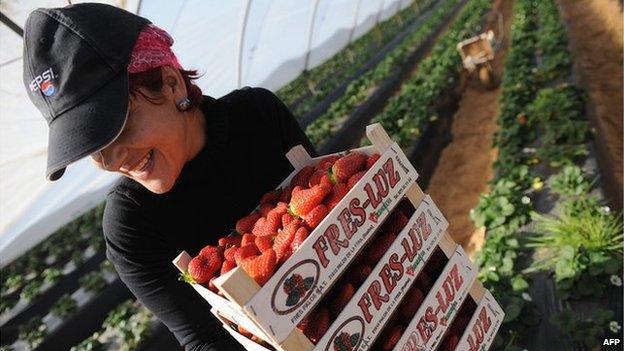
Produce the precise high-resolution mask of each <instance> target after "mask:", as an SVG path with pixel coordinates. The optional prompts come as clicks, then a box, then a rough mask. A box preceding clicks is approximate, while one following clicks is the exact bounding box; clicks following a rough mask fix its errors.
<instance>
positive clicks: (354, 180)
mask: <svg viewBox="0 0 624 351" xmlns="http://www.w3.org/2000/svg"><path fill="white" fill-rule="evenodd" d="M365 174H366V171H361V172H357V173H356V174H354V175H352V176H351V177H350V178H349V181H347V187H349V189H351V188H353V187H354V186H355V184H357V182H359V181H360V179H362V177H364V175H365Z"/></svg>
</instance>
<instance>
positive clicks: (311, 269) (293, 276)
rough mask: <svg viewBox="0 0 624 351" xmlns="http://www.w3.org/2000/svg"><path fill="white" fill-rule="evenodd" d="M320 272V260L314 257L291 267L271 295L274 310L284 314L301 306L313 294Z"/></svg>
mask: <svg viewBox="0 0 624 351" xmlns="http://www.w3.org/2000/svg"><path fill="white" fill-rule="evenodd" d="M320 272H321V267H320V266H319V264H318V262H316V261H315V260H312V259H307V260H303V261H301V262H299V263H297V264H296V265H294V266H293V267H292V268H291V269H289V270H288V272H286V274H284V276H283V277H282V279H281V280H280V282H279V283H278V284H277V286H276V289H275V290H274V291H273V295H272V296H271V308H272V309H273V311H274V312H275V313H277V314H279V315H284V314H288V313H290V312H292V311H294V310H296V309H297V308H299V307H301V305H303V304H304V303H305V302H306V301H307V300H308V299H309V298H310V296H312V295H313V294H312V293H313V292H314V288H315V287H316V284H318V279H319V276H320ZM304 277H305V278H304Z"/></svg>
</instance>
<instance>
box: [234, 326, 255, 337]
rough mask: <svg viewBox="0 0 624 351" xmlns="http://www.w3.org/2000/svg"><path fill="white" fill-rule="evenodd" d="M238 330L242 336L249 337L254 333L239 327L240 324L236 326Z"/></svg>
mask: <svg viewBox="0 0 624 351" xmlns="http://www.w3.org/2000/svg"><path fill="white" fill-rule="evenodd" d="M237 329H238V332H239V333H241V334H242V335H243V336H244V337H246V338H249V339H251V338H252V337H253V336H254V335H253V334H252V333H251V332H250V331H249V330H247V329H245V328H243V327H241V326H240V325H239V326H238V328H237Z"/></svg>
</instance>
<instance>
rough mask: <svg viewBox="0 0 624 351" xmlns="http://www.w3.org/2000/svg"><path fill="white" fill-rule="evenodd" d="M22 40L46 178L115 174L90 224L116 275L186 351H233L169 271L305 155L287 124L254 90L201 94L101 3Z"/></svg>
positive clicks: (52, 12) (270, 97)
mask: <svg viewBox="0 0 624 351" xmlns="http://www.w3.org/2000/svg"><path fill="white" fill-rule="evenodd" d="M24 42H25V55H24V68H25V69H24V72H25V73H24V81H25V84H26V86H27V90H28V92H29V96H30V98H31V100H32V101H33V102H34V103H35V105H37V107H38V108H39V109H40V111H41V112H42V114H43V115H44V117H45V118H46V120H47V122H48V124H49V128H50V133H49V142H48V167H47V177H48V179H50V180H56V179H58V178H60V177H61V176H62V174H63V172H64V171H65V167H66V166H67V165H69V164H70V163H72V162H75V161H77V160H78V159H80V158H83V157H86V156H89V155H90V156H91V158H92V159H93V162H94V163H95V165H96V166H97V167H99V168H101V169H103V170H106V171H110V172H116V173H119V174H121V175H123V176H124V177H122V178H121V179H120V180H119V181H118V182H117V183H116V184H115V185H114V186H113V188H112V190H111V191H110V192H109V194H108V196H107V199H106V210H105V212H104V222H103V223H104V224H103V227H104V236H105V239H106V249H107V251H106V253H107V257H108V259H109V260H111V261H112V262H113V264H114V265H115V268H116V269H117V272H118V273H119V276H120V277H121V279H122V280H123V282H124V283H125V284H126V285H127V286H128V288H129V289H130V290H131V291H132V293H134V295H136V297H137V298H138V299H139V300H140V301H141V302H142V303H143V304H144V305H145V306H146V307H147V308H149V309H150V310H151V311H152V312H153V313H154V314H155V315H156V316H157V317H158V318H159V319H160V320H161V321H162V322H164V324H166V325H167V327H168V328H169V329H170V330H171V331H172V332H173V333H174V334H175V336H176V338H177V339H178V341H179V342H180V344H181V345H183V346H184V347H185V348H186V349H188V350H228V349H231V350H237V349H239V348H240V346H238V344H237V343H236V342H235V341H234V340H233V339H231V338H230V337H229V336H228V334H227V332H225V331H224V330H223V328H222V327H221V323H219V322H218V321H217V320H216V319H215V318H214V317H213V316H212V314H211V313H210V311H209V310H210V306H209V305H208V304H207V303H206V302H205V301H204V300H203V299H202V298H201V297H200V296H199V295H198V294H197V293H196V292H195V291H194V290H193V289H192V288H191V287H190V286H189V285H188V284H185V283H182V282H180V281H178V279H177V273H176V271H175V268H174V266H173V265H172V263H171V260H172V259H173V258H174V257H175V256H176V255H177V254H178V253H179V252H181V251H182V250H186V251H188V252H189V253H190V254H193V255H194V254H197V252H198V251H199V250H200V249H201V248H202V247H203V246H204V245H206V244H215V243H216V239H217V238H218V237H220V236H223V235H224V234H226V233H228V232H229V228H232V226H233V224H234V223H235V222H236V219H238V218H240V217H242V216H244V215H246V214H247V213H249V212H250V210H252V209H253V208H254V207H255V205H256V204H257V202H258V199H259V198H260V197H261V195H262V194H263V193H265V192H266V191H268V190H271V189H273V188H274V187H275V186H276V185H278V184H279V183H280V182H281V181H282V180H283V179H284V178H285V177H286V176H287V175H288V174H289V173H290V172H291V171H292V167H291V165H290V164H289V162H288V161H287V160H286V158H285V156H284V155H285V153H286V152H287V151H288V150H289V149H290V148H292V147H293V146H295V145H298V144H303V145H304V146H305V147H306V148H307V149H308V151H309V152H310V153H311V154H314V150H313V147H312V145H311V144H310V142H309V141H308V139H307V138H306V137H305V135H304V133H303V132H302V131H301V129H300V127H299V125H298V124H297V122H296V121H295V120H294V118H293V116H292V114H291V113H290V112H289V111H288V109H287V108H286V107H285V106H284V104H283V103H282V102H281V101H280V100H279V99H278V98H277V97H276V96H275V95H274V94H273V93H271V92H270V91H268V90H265V89H261V88H243V89H241V90H236V91H233V92H232V93H230V94H228V95H226V96H224V97H222V98H220V99H214V98H211V97H208V96H202V95H201V91H200V89H199V88H198V87H197V86H196V85H195V84H194V83H193V80H194V79H195V78H197V76H196V72H195V71H187V70H184V69H182V68H181V66H180V64H179V63H178V61H177V59H176V57H175V55H174V54H173V52H172V51H171V49H170V46H171V45H172V43H173V40H172V39H171V38H170V37H169V36H168V35H167V34H166V33H165V32H164V31H162V30H161V29H159V28H157V27H155V26H153V25H151V24H150V23H149V21H147V20H146V19H144V18H141V17H139V16H136V15H134V14H131V13H128V12H126V11H123V10H121V9H118V8H115V7H112V6H107V5H99V4H80V5H73V6H69V7H65V8H60V9H39V10H36V11H34V12H33V13H32V14H31V15H30V16H29V18H28V21H27V23H26V27H25V33H24ZM207 45H209V44H207Z"/></svg>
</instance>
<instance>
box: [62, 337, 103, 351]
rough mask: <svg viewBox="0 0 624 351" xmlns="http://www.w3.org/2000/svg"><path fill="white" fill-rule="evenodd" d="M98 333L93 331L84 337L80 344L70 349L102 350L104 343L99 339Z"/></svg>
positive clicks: (75, 350) (78, 350)
mask: <svg viewBox="0 0 624 351" xmlns="http://www.w3.org/2000/svg"><path fill="white" fill-rule="evenodd" d="M99 337H100V334H99V333H95V334H93V335H91V336H90V337H88V338H86V339H84V340H83V341H81V342H80V344H78V345H76V346H73V347H72V348H71V349H70V351H104V350H105V348H104V345H103V344H102V343H101V342H100V340H99Z"/></svg>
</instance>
